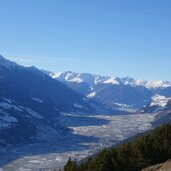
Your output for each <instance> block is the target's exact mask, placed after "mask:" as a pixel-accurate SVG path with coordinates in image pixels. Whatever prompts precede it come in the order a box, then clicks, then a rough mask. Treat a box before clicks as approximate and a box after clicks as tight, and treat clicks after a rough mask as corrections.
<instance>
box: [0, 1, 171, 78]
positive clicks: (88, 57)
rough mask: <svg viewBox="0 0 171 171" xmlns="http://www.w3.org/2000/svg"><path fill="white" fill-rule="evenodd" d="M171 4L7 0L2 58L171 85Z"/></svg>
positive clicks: (0, 29) (0, 30)
mask: <svg viewBox="0 0 171 171" xmlns="http://www.w3.org/2000/svg"><path fill="white" fill-rule="evenodd" d="M170 8H171V1H170V0H163V1H162V0H24V1H23V0H5V1H1V5H0V53H1V54H2V55H3V56H5V57H7V58H8V59H11V60H14V61H16V62H18V63H20V64H23V65H26V66H28V65H35V66H37V67H38V68H44V69H47V70H51V71H65V70H72V71H76V72H90V73H97V74H102V75H115V76H120V77H123V76H128V75H129V76H132V77H135V78H139V79H148V80H158V79H160V80H171V69H170V68H171V10H170Z"/></svg>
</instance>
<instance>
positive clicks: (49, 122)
mask: <svg viewBox="0 0 171 171" xmlns="http://www.w3.org/2000/svg"><path fill="white" fill-rule="evenodd" d="M61 112H66V113H67V112H68V113H85V114H90V113H91V114H92V113H93V114H94V113H103V112H104V113H105V112H109V109H108V108H106V107H105V106H103V105H101V104H99V103H97V102H93V101H91V100H89V99H87V98H86V97H84V96H82V95H80V94H78V93H76V92H75V91H73V90H72V89H70V88H68V87H67V86H66V85H64V84H63V83H61V82H59V81H57V80H54V79H52V78H51V77H49V76H47V75H46V74H44V73H43V72H41V71H40V70H38V69H37V68H35V67H23V66H20V65H18V64H16V63H14V62H11V61H9V60H6V59H5V58H3V57H2V56H0V137H1V138H0V145H2V146H3V145H4V146H7V145H15V144H19V143H24V142H28V141H33V140H50V139H51V138H53V139H60V138H62V137H63V135H65V134H66V133H67V132H68V131H69V129H67V128H65V127H63V126H61V125H60V122H59V120H60V113H61Z"/></svg>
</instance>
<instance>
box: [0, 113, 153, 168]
mask: <svg viewBox="0 0 171 171" xmlns="http://www.w3.org/2000/svg"><path fill="white" fill-rule="evenodd" d="M153 118H154V115H151V114H130V115H88V116H87V115H86V116H85V115H78V114H65V113H63V114H61V124H63V125H65V126H67V127H69V128H71V130H72V134H66V135H64V137H63V138H62V139H61V140H60V141H58V142H56V141H54V142H47V141H43V142H37V143H34V144H29V145H28V144H27V145H22V146H18V147H15V148H12V149H11V148H9V149H1V151H0V154H1V159H0V164H1V168H0V170H1V169H4V170H5V169H6V170H10V171H40V170H41V171H46V170H53V169H54V168H55V169H60V168H61V169H62V168H63V165H64V164H65V163H66V161H67V160H68V158H69V157H71V158H73V159H77V160H80V159H83V158H85V157H87V156H89V155H92V154H94V153H96V152H98V151H99V150H100V149H103V148H105V147H110V146H113V145H115V144H116V143H118V142H120V141H122V140H124V139H126V138H128V137H130V136H132V135H135V134H136V133H139V132H142V131H145V130H148V129H150V127H151V124H150V122H151V121H152V120H153ZM7 161H10V162H9V163H8V164H6V165H3V164H4V163H7Z"/></svg>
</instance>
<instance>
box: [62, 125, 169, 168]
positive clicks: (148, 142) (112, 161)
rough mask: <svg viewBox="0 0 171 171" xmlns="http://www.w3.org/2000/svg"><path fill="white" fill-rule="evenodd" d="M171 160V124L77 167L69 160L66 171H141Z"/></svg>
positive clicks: (106, 151) (105, 152)
mask: <svg viewBox="0 0 171 171" xmlns="http://www.w3.org/2000/svg"><path fill="white" fill-rule="evenodd" d="M170 158H171V123H169V124H167V125H163V126H161V127H159V128H156V129H155V130H153V131H152V132H151V133H147V134H146V135H144V136H142V137H141V138H137V139H135V140H134V141H132V142H128V143H126V144H123V145H121V146H119V147H117V148H112V149H110V150H103V151H101V152H100V153H99V154H98V155H97V156H96V157H94V158H91V159H89V160H88V161H86V162H85V163H82V164H80V165H77V163H76V162H75V161H71V160H69V161H68V163H67V164H66V166H65V167H64V170H65V171H139V170H141V169H143V168H145V167H148V166H151V165H154V164H157V163H162V162H164V161H166V160H168V159H170Z"/></svg>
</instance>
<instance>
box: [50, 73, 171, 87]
mask: <svg viewBox="0 0 171 171" xmlns="http://www.w3.org/2000/svg"><path fill="white" fill-rule="evenodd" d="M49 75H50V76H51V77H52V78H54V79H58V80H59V81H63V82H73V83H86V84H88V85H89V86H91V87H92V86H94V85H97V84H112V85H130V86H134V87H136V86H143V87H145V88H147V89H157V88H166V87H171V82H170V81H146V80H135V79H134V78H131V77H129V76H127V77H123V78H119V77H111V76H101V75H96V74H89V73H76V72H72V71H66V72H57V73H52V72H51V73H49Z"/></svg>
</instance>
